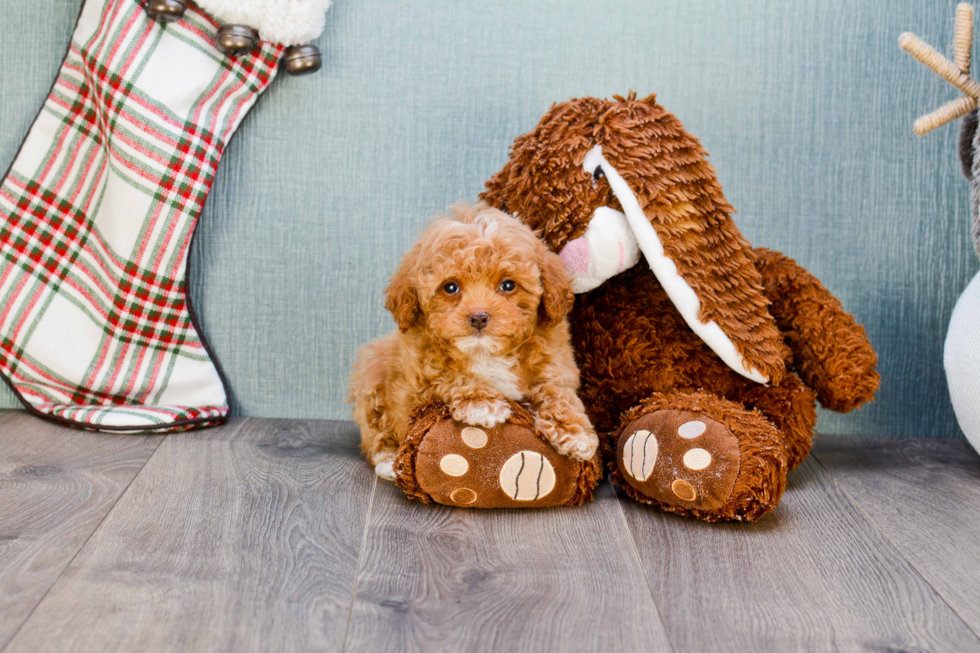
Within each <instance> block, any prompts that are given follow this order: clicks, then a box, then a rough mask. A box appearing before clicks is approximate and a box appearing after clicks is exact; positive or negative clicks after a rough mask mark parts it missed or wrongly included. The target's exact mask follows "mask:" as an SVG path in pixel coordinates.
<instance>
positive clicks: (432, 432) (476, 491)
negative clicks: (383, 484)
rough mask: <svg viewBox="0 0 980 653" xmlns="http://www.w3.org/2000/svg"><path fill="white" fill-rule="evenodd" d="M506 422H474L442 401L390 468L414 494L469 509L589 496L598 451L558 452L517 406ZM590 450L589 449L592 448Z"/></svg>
mask: <svg viewBox="0 0 980 653" xmlns="http://www.w3.org/2000/svg"><path fill="white" fill-rule="evenodd" d="M508 408H509V409H510V408H512V409H513V411H514V414H513V415H512V417H511V418H510V420H508V421H507V422H505V423H503V424H498V425H496V426H494V427H489V428H485V427H482V426H472V425H469V424H466V423H464V422H461V421H459V420H457V419H453V416H452V414H451V412H450V411H449V410H448V409H446V408H444V407H440V406H435V407H430V408H428V409H426V410H424V411H422V412H421V413H419V414H417V415H416V417H415V419H414V421H413V425H412V427H411V428H410V429H409V433H408V434H407V435H406V437H405V440H404V441H403V443H402V446H401V449H399V453H398V459H397V461H396V463H395V472H396V474H397V477H398V478H397V482H398V485H399V487H401V488H402V489H403V490H405V492H406V494H408V495H409V496H410V497H412V498H416V499H420V500H421V501H424V502H426V503H428V502H430V501H434V502H436V503H442V504H446V505H450V506H460V507H471V508H540V507H547V506H561V505H578V504H581V503H585V502H586V501H589V500H591V498H592V490H593V489H594V488H595V486H596V484H597V483H598V482H599V477H600V476H601V471H602V470H601V463H600V462H599V459H598V457H594V458H592V459H590V460H586V461H579V460H574V459H572V458H569V457H566V456H563V455H560V454H559V453H558V452H557V451H556V450H555V448H554V447H553V446H551V445H550V444H549V443H548V442H546V441H545V439H544V438H543V437H542V435H541V434H539V433H538V432H537V431H536V430H535V428H534V420H533V418H532V417H531V416H530V414H528V412H527V411H526V410H524V409H523V408H521V407H520V406H517V405H516V404H513V405H509V406H508ZM593 453H594V450H593Z"/></svg>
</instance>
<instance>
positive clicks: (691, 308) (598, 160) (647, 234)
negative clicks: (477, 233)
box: [583, 145, 769, 383]
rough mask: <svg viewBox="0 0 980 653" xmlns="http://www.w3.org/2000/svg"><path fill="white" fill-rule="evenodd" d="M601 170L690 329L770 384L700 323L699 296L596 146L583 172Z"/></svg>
mask: <svg viewBox="0 0 980 653" xmlns="http://www.w3.org/2000/svg"><path fill="white" fill-rule="evenodd" d="M600 166H601V167H602V171H603V173H604V174H605V175H606V179H607V180H608V181H609V185H610V186H611V187H612V190H613V193H614V194H615V195H616V199H618V200H619V203H620V205H621V206H622V207H623V211H625V213H626V220H627V222H628V224H629V227H630V229H631V230H632V232H633V235H634V236H635V238H636V242H637V243H638V245H639V248H640V251H642V252H643V256H644V257H645V258H646V260H647V263H648V264H649V265H650V269H651V270H652V271H653V274H654V276H656V277H657V280H658V281H660V285H661V286H663V288H664V291H665V292H666V293H667V296H668V297H670V301H671V302H673V303H674V306H676V307H677V310H678V311H679V312H680V314H681V317H683V318H684V321H685V322H687V325H688V326H689V327H691V330H692V331H694V333H695V334H697V336H698V337H699V338H701V340H703V341H704V343H705V344H706V345H708V347H710V348H711V350H712V351H714V352H715V353H716V354H718V357H719V358H721V360H722V361H724V362H725V364H726V365H728V367H730V368H732V369H733V370H735V371H736V372H738V373H739V374H741V375H742V376H744V377H745V378H747V379H751V380H752V381H755V382H756V383H768V382H769V377H767V376H765V375H764V374H762V372H760V371H759V370H757V369H755V368H754V367H750V366H749V365H748V364H747V363H746V362H745V360H744V359H743V358H742V356H741V354H739V353H738V350H737V349H735V343H733V342H732V340H731V338H729V337H728V336H727V335H726V334H725V332H724V331H722V330H721V327H720V326H718V323H717V322H715V321H714V320H712V321H711V322H708V323H707V324H705V323H703V322H701V321H700V320H699V319H698V313H699V312H700V311H701V300H700V299H698V296H697V293H695V292H694V289H693V288H691V286H690V285H688V283H687V281H685V280H684V278H683V277H682V276H681V275H680V274H679V273H678V272H677V265H676V264H674V262H673V261H672V260H670V258H669V257H668V256H667V255H666V253H665V252H664V246H663V243H661V242H660V236H658V235H657V231H656V229H654V228H653V225H652V224H650V221H649V220H647V217H646V215H644V213H643V209H642V208H641V207H640V203H639V201H638V200H637V199H636V195H635V194H634V193H633V190H632V189H631V188H630V187H629V184H627V183H626V180H625V179H623V178H622V176H620V174H619V172H617V170H616V169H615V168H614V167H612V166H611V165H610V164H609V162H608V161H606V159H605V157H603V156H602V146H601V145H596V146H595V147H594V148H592V149H591V150H589V153H588V154H586V155H585V162H584V163H583V168H585V171H586V172H587V173H589V174H590V175H594V174H595V171H596V169H597V168H599V167H600Z"/></svg>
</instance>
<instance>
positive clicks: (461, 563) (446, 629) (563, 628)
mask: <svg viewBox="0 0 980 653" xmlns="http://www.w3.org/2000/svg"><path fill="white" fill-rule="evenodd" d="M362 558H363V560H362V564H361V573H360V575H359V577H358V586H357V594H356V598H355V601H354V605H353V609H352V612H351V622H350V632H349V635H348V640H347V650H348V651H413V650H416V651H422V650H424V651H454V652H455V651H636V650H643V651H660V650H669V644H668V642H667V640H666V638H665V637H664V628H663V625H662V624H661V623H660V618H659V616H658V614H657V610H656V606H655V605H654V603H653V600H652V598H651V596H650V593H649V588H648V587H647V585H646V581H645V580H644V578H643V572H642V569H641V568H640V566H639V560H638V559H637V557H636V552H635V551H634V549H633V546H632V543H631V542H630V540H629V536H628V534H627V533H626V525H625V522H624V520H623V516H622V512H621V510H620V508H619V505H618V502H617V499H616V497H615V494H614V493H613V492H612V490H611V488H610V487H609V486H604V487H603V488H601V489H600V491H599V493H598V495H597V497H596V500H595V501H594V502H593V503H591V504H589V505H587V506H582V507H579V508H555V509H547V510H510V511H508V510H499V511H481V510H460V509H453V508H447V507H444V506H435V505H431V506H423V505H419V504H417V503H414V502H410V501H408V500H406V499H405V498H404V496H403V495H402V494H401V493H400V492H399V491H398V490H397V489H396V488H394V487H393V486H392V485H391V484H388V483H379V485H378V489H377V491H376V495H375V501H374V508H373V510H372V513H371V523H370V526H369V530H368V534H367V537H366V542H365V547H364V551H363V554H362Z"/></svg>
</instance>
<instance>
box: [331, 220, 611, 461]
mask: <svg viewBox="0 0 980 653" xmlns="http://www.w3.org/2000/svg"><path fill="white" fill-rule="evenodd" d="M386 296H387V301H386V303H385V307H386V308H387V309H388V310H389V311H391V314H392V315H393V316H394V318H395V321H396V322H397V324H398V330H397V331H395V332H393V333H390V334H388V335H387V336H384V337H382V338H379V339H378V340H375V341H374V342H371V343H370V344H368V345H366V346H365V347H363V348H362V349H361V350H360V351H359V352H358V356H357V361H356V362H355V364H354V371H353V375H352V378H351V394H350V401H351V402H353V404H354V419H355V421H356V422H357V425H358V426H359V427H360V430H361V449H362V451H363V453H364V455H365V457H366V458H367V459H368V460H369V461H370V462H371V464H372V465H374V468H375V471H376V473H377V474H378V476H381V477H382V478H386V479H389V480H391V479H394V477H395V474H394V470H393V463H394V459H395V456H396V454H397V452H398V447H399V444H400V443H401V441H402V439H403V438H404V436H405V433H406V432H407V431H408V428H409V420H410V415H411V413H412V411H413V409H414V408H415V407H417V406H421V405H424V404H427V403H429V402H432V401H437V402H441V403H444V404H446V405H448V406H449V408H450V411H451V413H452V416H453V419H455V420H457V421H459V422H464V423H466V424H470V425H473V426H483V427H486V428H493V427H494V426H496V425H497V424H500V423H502V422H505V421H507V419H508V418H509V417H510V415H511V409H510V403H509V402H510V401H515V402H518V403H520V404H522V405H524V406H526V407H527V408H528V409H529V410H530V411H531V412H532V414H533V415H534V416H535V427H536V428H537V429H538V431H539V432H540V433H541V434H542V435H543V436H544V437H545V438H546V439H547V440H548V441H549V442H550V443H551V444H552V445H553V446H554V447H555V449H556V450H557V451H558V453H560V454H562V455H564V456H569V457H571V458H574V459H577V460H587V459H590V458H592V456H593V455H595V452H596V448H597V447H598V444H599V442H598V438H597V436H596V434H595V431H594V429H593V428H592V423H591V422H590V421H589V418H588V417H587V416H586V414H585V409H584V407H583V405H582V402H581V401H580V400H579V398H578V396H577V395H576V390H577V389H578V384H579V374H578V368H577V367H576V365H575V359H574V355H573V353H572V347H571V343H570V337H569V328H568V323H567V321H566V319H565V317H566V315H567V314H568V312H569V311H570V310H571V308H572V302H573V295H572V290H571V281H570V279H569V276H568V273H567V272H566V271H565V266H564V264H563V263H562V261H561V259H560V258H559V257H558V256H557V255H556V254H553V253H552V252H550V251H549V250H548V248H547V247H545V245H544V244H543V243H542V242H541V241H540V240H538V238H537V237H536V236H535V235H534V233H533V232H532V231H531V230H530V229H529V228H528V227H527V226H525V225H524V224H522V223H520V222H518V221H517V220H515V219H514V218H512V217H510V216H508V215H507V214H506V213H503V212H501V211H498V210H496V209H492V208H490V207H488V206H487V205H485V204H482V203H481V204H477V205H475V206H469V205H457V206H453V207H451V208H450V215H449V216H446V217H437V218H435V219H433V221H432V222H431V224H430V225H429V227H428V228H427V229H426V231H425V233H424V234H423V236H422V238H421V240H420V241H419V242H418V243H417V244H416V245H415V247H414V248H413V249H412V250H411V251H410V252H408V254H406V255H405V258H404V259H403V260H402V263H401V266H400V267H399V268H398V271H397V272H395V275H394V276H393V277H392V279H391V283H390V285H389V286H388V289H387V291H386Z"/></svg>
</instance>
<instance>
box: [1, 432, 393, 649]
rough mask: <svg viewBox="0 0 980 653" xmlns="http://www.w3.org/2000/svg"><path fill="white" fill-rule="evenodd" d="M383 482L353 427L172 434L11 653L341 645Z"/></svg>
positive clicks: (14, 643) (36, 613) (12, 645)
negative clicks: (365, 458) (373, 503)
mask: <svg viewBox="0 0 980 653" xmlns="http://www.w3.org/2000/svg"><path fill="white" fill-rule="evenodd" d="M374 483H375V481H374V475H373V474H372V473H371V472H370V470H369V469H368V468H367V466H366V465H364V463H363V462H362V461H361V459H360V456H359V454H358V451H357V436H356V430H355V428H354V426H353V425H352V424H350V423H348V422H325V421H319V422H314V421H298V420H257V419H249V420H242V421H236V422H233V423H232V424H230V425H229V426H227V427H224V428H221V429H214V430H208V431H201V432H191V433H184V434H177V435H171V436H169V437H168V438H167V440H166V441H165V442H164V443H163V444H162V445H161V446H160V448H159V450H158V451H157V454H156V455H155V456H154V457H153V459H152V460H151V461H150V462H149V464H147V465H146V467H145V469H144V470H143V472H142V473H141V474H140V475H139V477H138V478H137V479H136V480H135V481H134V482H133V484H132V486H131V487H130V489H129V491H128V492H127V493H126V495H125V496H124V497H123V498H122V500H120V501H119V503H118V504H117V506H116V508H115V510H113V511H112V513H111V514H110V515H109V517H107V518H106V520H105V521H104V522H103V524H102V525H101V526H100V527H99V528H98V529H97V530H96V532H95V533H94V534H93V535H92V537H91V538H90V540H89V542H88V543H87V545H86V546H85V547H83V549H82V550H81V551H80V552H79V554H78V556H77V557H76V558H75V560H74V561H73V562H72V564H71V565H70V566H69V567H68V569H66V570H65V573H64V574H63V576H62V577H61V579H60V580H59V581H58V582H57V583H56V584H55V586H54V587H53V588H52V589H51V592H50V593H49V594H48V596H47V598H46V599H45V600H44V601H43V602H42V604H41V605H40V606H38V608H37V610H35V611H34V614H33V615H32V616H31V617H30V618H29V619H28V620H27V621H26V622H25V624H24V625H23V627H22V628H21V630H20V632H19V633H18V634H17V636H16V637H15V638H14V639H13V641H12V642H11V643H10V646H9V647H8V651H9V652H10V653H14V652H16V651H38V650H44V651H105V650H137V651H138V650H146V651H167V650H170V651H189V650H207V651H236V652H238V651H276V650H291V651H295V650H310V649H317V650H322V649H328V650H332V649H339V648H340V646H341V644H342V641H343V636H344V630H345V624H346V620H347V616H348V613H349V608H350V603H351V596H352V593H353V586H354V578H355V575H356V568H357V561H358V552H359V550H360V546H361V542H362V532H363V528H364V524H365V522H366V519H367V513H368V510H369V504H370V499H371V493H372V489H373V487H374Z"/></svg>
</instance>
